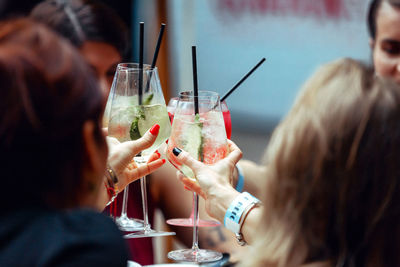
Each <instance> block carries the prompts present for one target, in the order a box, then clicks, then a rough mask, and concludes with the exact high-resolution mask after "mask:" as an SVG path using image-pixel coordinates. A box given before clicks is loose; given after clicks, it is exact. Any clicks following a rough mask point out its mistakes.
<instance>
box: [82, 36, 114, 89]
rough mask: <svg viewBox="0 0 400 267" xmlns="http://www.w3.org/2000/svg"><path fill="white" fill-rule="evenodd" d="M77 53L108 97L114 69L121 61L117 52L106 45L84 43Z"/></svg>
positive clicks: (112, 47) (94, 42)
mask: <svg viewBox="0 0 400 267" xmlns="http://www.w3.org/2000/svg"><path fill="white" fill-rule="evenodd" d="M79 51H80V52H81V54H82V55H83V57H84V58H85V59H86V61H87V62H88V63H89V65H90V66H91V67H92V68H93V70H94V72H95V73H96V75H97V78H98V79H99V82H100V87H101V89H102V90H103V92H104V93H105V94H106V96H108V93H109V92H110V88H111V84H112V81H113V78H114V73H115V69H116V67H117V64H118V63H120V62H121V60H122V57H121V55H120V54H119V52H118V50H117V49H116V48H115V47H114V46H112V45H109V44H107V43H103V42H96V41H86V42H85V43H84V44H83V45H82V46H81V48H80V49H79Z"/></svg>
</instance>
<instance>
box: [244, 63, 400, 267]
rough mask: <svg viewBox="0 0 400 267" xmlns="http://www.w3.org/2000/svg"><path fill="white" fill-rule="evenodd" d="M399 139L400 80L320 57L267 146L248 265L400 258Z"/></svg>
mask: <svg viewBox="0 0 400 267" xmlns="http://www.w3.org/2000/svg"><path fill="white" fill-rule="evenodd" d="M399 148H400V88H399V87H398V86H397V85H396V84H394V83H392V82H391V81H386V80H381V79H380V78H377V77H375V76H374V75H373V71H372V70H371V69H368V68H367V67H365V66H364V65H362V64H361V63H359V62H356V61H354V60H350V59H344V60H339V61H336V62H333V63H331V64H327V65H325V66H323V67H322V68H321V69H320V70H319V71H317V72H316V74H315V75H314V76H313V77H312V78H311V79H310V80H309V81H308V82H307V83H306V84H305V86H304V89H303V91H302V93H301V94H300V96H299V97H298V98H297V101H296V103H295V105H294V107H293V108H292V110H291V111H290V113H289V114H288V116H287V117H286V118H285V119H284V121H283V122H282V123H281V124H280V125H279V126H278V128H277V129H276V131H275V132H274V134H273V137H272V140H271V143H270V145H269V147H268V150H267V159H268V172H269V176H268V178H267V179H266V180H267V181H266V185H265V186H266V188H267V189H266V191H265V195H264V198H263V200H264V201H263V202H264V205H265V209H264V217H263V222H262V223H261V224H260V228H259V229H258V230H257V233H256V234H257V236H260V237H261V238H259V239H258V242H257V244H256V247H258V249H256V250H255V252H256V253H255V254H256V255H254V257H249V258H250V259H251V260H250V261H249V262H248V264H247V266H267V264H268V263H270V264H271V265H272V266H298V265H300V264H303V263H306V262H316V261H329V262H330V266H400V257H399V256H398V255H399V254H398V251H399V246H400V245H399V244H400V236H399V234H400V229H399V227H398V224H399V222H400V180H399V175H400V149H399ZM302 248H303V249H304V248H305V250H304V251H303V252H304V253H299V252H300V251H302V250H301V249H302Z"/></svg>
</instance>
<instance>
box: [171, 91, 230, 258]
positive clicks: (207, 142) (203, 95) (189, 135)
mask: <svg viewBox="0 0 400 267" xmlns="http://www.w3.org/2000/svg"><path fill="white" fill-rule="evenodd" d="M195 100H197V102H198V110H199V113H198V114H194V113H195V110H194V101H195ZM174 147H179V148H181V149H184V150H186V151H187V152H188V153H189V154H190V155H191V156H192V157H194V158H195V159H198V160H201V161H202V162H204V163H205V164H213V163H215V162H216V161H218V160H220V159H222V158H224V157H225V156H226V155H227V153H228V145H227V139H226V132H225V126H224V119H223V116H222V112H221V106H220V101H219V95H218V94H217V93H215V92H210V91H199V94H198V96H194V95H193V92H192V91H187V92H181V93H180V95H179V101H178V105H177V107H176V110H175V115H174V121H173V123H172V132H171V137H170V139H169V141H168V148H167V157H168V159H169V161H170V162H171V164H172V165H174V166H175V167H176V168H177V169H179V170H180V171H181V172H182V173H183V174H184V175H185V176H187V177H189V178H192V179H195V176H194V173H193V172H192V170H191V169H190V168H189V167H187V166H185V165H180V164H179V163H178V162H177V161H175V160H174V156H173V154H172V150H173V148H174ZM198 200H199V197H198V195H197V194H195V195H194V204H193V206H194V214H193V215H194V218H193V244H192V248H191V249H182V250H175V251H171V252H169V253H168V258H170V259H173V260H176V261H187V262H211V261H217V260H219V259H221V258H222V254H221V253H219V252H216V251H212V250H205V249H200V248H199V246H198V224H197V223H198V220H199V210H198V207H199V205H198Z"/></svg>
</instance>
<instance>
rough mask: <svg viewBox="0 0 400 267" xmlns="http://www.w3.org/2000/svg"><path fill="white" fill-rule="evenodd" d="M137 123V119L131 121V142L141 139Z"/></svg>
mask: <svg viewBox="0 0 400 267" xmlns="http://www.w3.org/2000/svg"><path fill="white" fill-rule="evenodd" d="M138 121H139V117H135V118H134V119H133V121H132V124H131V128H130V129H129V135H130V137H131V140H137V139H139V138H140V137H141V135H140V132H139V126H138Z"/></svg>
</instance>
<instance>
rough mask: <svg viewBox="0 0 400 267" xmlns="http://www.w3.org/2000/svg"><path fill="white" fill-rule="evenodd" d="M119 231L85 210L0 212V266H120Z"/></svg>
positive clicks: (122, 254)
mask: <svg viewBox="0 0 400 267" xmlns="http://www.w3.org/2000/svg"><path fill="white" fill-rule="evenodd" d="M127 260H128V253H127V249H126V246H125V241H124V240H123V239H122V235H121V232H120V231H119V230H118V228H117V227H116V225H115V224H114V222H113V221H112V220H111V219H110V218H108V217H107V216H105V215H102V214H99V213H96V212H94V211H89V210H71V211H68V212H61V211H43V210H26V211H18V212H13V213H8V214H3V215H1V216H0V266H77V267H79V266H95V267H99V266H124V267H126V265H127Z"/></svg>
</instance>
